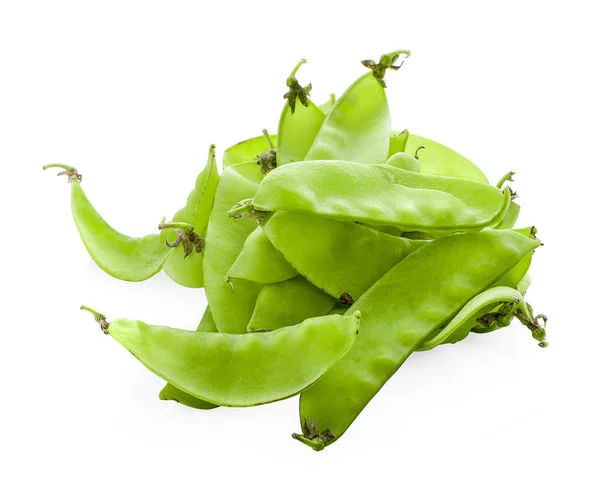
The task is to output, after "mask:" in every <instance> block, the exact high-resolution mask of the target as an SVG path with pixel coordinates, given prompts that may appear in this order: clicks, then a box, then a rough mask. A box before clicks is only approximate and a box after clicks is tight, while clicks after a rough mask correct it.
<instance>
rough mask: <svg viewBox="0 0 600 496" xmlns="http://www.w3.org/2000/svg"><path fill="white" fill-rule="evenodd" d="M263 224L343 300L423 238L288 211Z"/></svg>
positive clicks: (303, 268)
mask: <svg viewBox="0 0 600 496" xmlns="http://www.w3.org/2000/svg"><path fill="white" fill-rule="evenodd" d="M288 167H290V166H288ZM263 230H264V232H265V234H266V235H267V236H268V238H269V240H270V241H271V242H272V243H273V246H275V248H276V249H277V250H278V251H279V252H281V253H282V254H283V256H284V257H285V259H286V260H287V261H288V262H289V263H290V264H291V265H292V266H293V267H294V268H295V269H296V270H297V271H298V272H299V273H300V274H302V275H303V276H304V277H305V278H306V279H308V280H309V281H310V282H311V283H312V284H314V285H315V286H317V287H318V288H320V289H322V290H323V291H325V292H326V293H328V294H329V295H331V296H333V297H334V298H336V299H341V300H344V302H346V303H351V302H353V301H354V300H355V299H357V298H358V297H360V296H361V295H362V294H363V293H364V292H365V291H366V290H367V289H368V288H369V287H371V286H372V285H373V284H374V283H375V282H376V281H377V280H378V279H379V278H380V277H381V276H383V275H384V274H385V273H386V272H387V271H388V270H390V269H391V268H392V267H393V266H394V265H396V264H397V263H398V262H399V261H400V260H402V259H403V258H405V257H406V256H408V255H409V254H410V253H412V252H413V251H414V250H416V249H417V248H420V247H421V246H424V244H426V243H427V241H414V240H410V239H406V238H401V237H398V236H392V235H390V234H386V233H382V232H379V231H375V230H373V229H369V228H368V227H365V226H361V225H358V224H354V223H352V222H340V221H336V220H331V219H326V218H324V217H316V216H314V215H306V214H302V213H298V212H289V211H281V212H276V213H275V214H273V215H272V216H271V217H270V218H269V219H268V220H267V221H266V222H265V223H264V225H263Z"/></svg>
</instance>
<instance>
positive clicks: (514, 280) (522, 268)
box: [494, 226, 541, 289]
mask: <svg viewBox="0 0 600 496" xmlns="http://www.w3.org/2000/svg"><path fill="white" fill-rule="evenodd" d="M513 231H514V232H516V233H519V234H521V235H522V236H525V237H527V238H529V239H532V240H535V241H538V239H537V237H536V234H537V229H536V228H535V227H533V226H532V227H524V228H521V229H513ZM538 243H539V241H538ZM540 244H541V243H540ZM533 253H534V250H531V251H530V252H528V253H527V254H526V255H525V256H524V257H523V258H522V259H521V261H520V262H519V263H518V264H517V265H515V266H514V267H513V268H512V269H511V270H509V271H508V272H507V273H506V274H504V275H503V276H502V277H501V278H500V279H499V280H498V281H496V282H495V284H494V285H495V286H508V287H509V288H513V289H516V288H517V286H518V285H519V283H520V282H521V281H522V280H523V278H524V277H525V275H526V274H527V271H528V270H529V267H530V266H531V261H532V260H533Z"/></svg>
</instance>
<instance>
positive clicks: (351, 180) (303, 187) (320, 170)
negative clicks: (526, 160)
mask: <svg viewBox="0 0 600 496" xmlns="http://www.w3.org/2000/svg"><path fill="white" fill-rule="evenodd" d="M252 204H253V207H254V209H256V210H260V211H279V210H291V211H295V212H303V213H308V214H314V215H319V216H323V217H328V218H332V219H337V220H351V221H361V222H366V223H370V224H384V225H394V226H398V227H400V228H401V229H404V230H406V231H425V232H433V233H446V234H448V233H452V232H456V231H478V230H480V229H482V228H484V227H487V226H494V225H496V224H498V223H499V222H500V221H501V220H502V218H503V217H504V214H505V213H506V210H507V209H508V206H509V204H510V192H509V191H508V189H505V190H504V192H502V191H500V190H499V189H498V188H495V187H492V186H487V185H483V184H480V183H477V182H474V181H469V180H464V179H456V178H447V177H438V176H429V175H425V174H418V173H414V172H409V171H406V170H403V169H399V168H397V167H393V166H389V165H362V164H356V163H352V162H342V161H338V160H329V161H314V162H297V163H294V164H289V165H288V166H286V167H281V168H279V169H276V170H275V171H273V172H271V173H270V174H269V175H268V176H267V177H266V178H265V180H264V181H263V182H262V184H261V185H260V188H259V189H258V191H257V193H256V195H255V196H254V200H253V201H252Z"/></svg>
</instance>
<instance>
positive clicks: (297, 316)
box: [248, 276, 337, 331]
mask: <svg viewBox="0 0 600 496" xmlns="http://www.w3.org/2000/svg"><path fill="white" fill-rule="evenodd" d="M336 302H337V300H336V299H335V298H333V297H331V296H329V295H328V294H327V293H324V292H323V291H321V290H320V289H319V288H317V287H316V286H314V285H313V284H311V283H310V282H308V281H307V280H306V279H304V278H303V277H302V276H296V277H294V278H293V279H289V280H287V281H283V282H279V283H276V284H267V285H266V286H263V288H262V289H261V290H260V293H259V295H258V299H257V300H256V306H255V307H254V313H253V314H252V317H251V318H250V323H249V324H248V331H253V330H256V329H267V330H273V329H279V328H280V327H287V326H291V325H296V324H299V323H300V322H303V321H304V320H306V319H308V318H311V317H320V316H321V315H326V314H327V313H328V312H329V311H330V310H331V309H332V308H333V307H334V305H335V304H336Z"/></svg>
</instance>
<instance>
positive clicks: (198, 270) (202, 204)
mask: <svg viewBox="0 0 600 496" xmlns="http://www.w3.org/2000/svg"><path fill="white" fill-rule="evenodd" d="M218 184H219V171H218V170H217V162H216V160H215V147H214V145H211V147H210V149H209V152H208V161H207V163H206V166H205V167H204V169H203V170H202V172H201V173H200V174H199V175H198V178H197V179H196V185H195V188H194V189H193V190H192V191H191V193H190V194H189V196H188V199H187V202H186V204H185V207H184V208H182V209H181V210H179V211H178V212H177V213H176V214H175V215H174V216H173V220H172V223H170V224H161V226H169V225H174V226H176V225H178V223H180V222H183V223H185V224H189V225H190V226H192V227H193V234H197V235H199V236H200V241H199V244H198V245H195V246H196V248H197V249H195V250H192V249H191V246H190V245H187V246H186V242H185V241H183V243H181V241H182V240H183V239H184V238H185V236H186V235H187V236H189V233H186V232H185V231H182V230H178V232H174V231H173V230H172V229H168V230H166V231H164V232H165V237H166V240H167V242H168V243H170V244H171V245H173V244H174V245H177V246H175V247H174V248H173V253H172V255H171V256H170V257H169V258H167V260H166V261H165V263H164V266H163V270H164V271H165V273H166V274H167V275H168V276H169V277H170V278H171V279H172V280H173V281H175V282H176V283H177V284H181V285H182V286H186V287H188V288H201V287H202V286H204V270H203V268H202V264H203V262H204V253H203V245H204V239H205V238H206V230H207V228H208V219H209V217H210V214H211V211H212V207H213V203H214V201H215V193H216V191H217V185H218ZM159 227H160V226H159ZM178 243H179V244H178Z"/></svg>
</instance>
